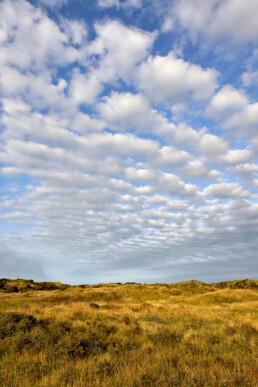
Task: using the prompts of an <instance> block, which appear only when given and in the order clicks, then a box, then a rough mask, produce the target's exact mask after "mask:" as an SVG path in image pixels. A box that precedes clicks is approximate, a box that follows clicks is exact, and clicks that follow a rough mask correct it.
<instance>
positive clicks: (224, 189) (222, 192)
mask: <svg viewBox="0 0 258 387" xmlns="http://www.w3.org/2000/svg"><path fill="white" fill-rule="evenodd" d="M203 194H204V195H205V196H213V197H215V198H223V199H229V198H247V197H250V196H251V194H250V192H248V191H247V190H246V189H244V188H243V187H241V186H239V185H238V184H236V183H218V184H211V185H209V186H208V187H206V188H205V189H204V191H203Z"/></svg>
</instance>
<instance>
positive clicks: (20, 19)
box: [0, 0, 258, 283]
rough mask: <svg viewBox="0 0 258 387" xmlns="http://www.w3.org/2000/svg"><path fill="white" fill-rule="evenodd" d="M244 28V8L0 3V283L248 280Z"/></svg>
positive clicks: (257, 240)
mask: <svg viewBox="0 0 258 387" xmlns="http://www.w3.org/2000/svg"><path fill="white" fill-rule="evenodd" d="M225 15H227V21H226V22H225ZM257 17H258V8H257V2H256V1H251V0H250V1H248V2H241V1H237V0H226V1H220V0H212V1H210V2H207V1H203V0H194V1H188V0H180V1H172V2H170V4H169V5H168V2H167V1H165V0H164V1H161V2H159V7H158V8H157V4H155V2H154V1H149V0H148V1H147V0H142V1H140V0H127V1H119V0H98V1H96V2H94V4H90V2H88V1H86V2H81V1H79V0H75V1H69V0H56V1H49V0H41V1H40V2H36V1H32V0H31V1H26V0H14V1H10V0H3V1H2V2H1V3H0V46H1V47H0V49H1V56H0V106H1V111H0V120H1V122H0V166H1V173H0V183H1V188H0V195H1V202H0V225H1V228H0V243H1V245H0V261H1V277H4V276H6V277H26V278H28V277H33V278H35V279H38V280H60V281H64V282H69V283H82V282H84V283H94V282H104V281H141V282H161V281H168V282H175V281H179V280H183V279H192V278H196V279H200V280H204V281H218V280H224V279H235V278H242V277H253V276H254V270H255V259H256V255H257V244H258V237H257V236H258V204H257V187H258V177H257V172H258V164H257V153H258V137H257V126H258V102H257V90H256V88H255V87H253V84H255V83H257V74H256V73H257V71H256V65H255V64H256V62H257V52H258V48H257V41H258V29H257V22H256V21H257ZM239 26H244V27H243V28H239ZM222 53H223V55H222Z"/></svg>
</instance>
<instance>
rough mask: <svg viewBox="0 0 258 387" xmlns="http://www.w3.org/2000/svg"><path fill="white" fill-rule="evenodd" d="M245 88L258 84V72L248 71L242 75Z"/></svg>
mask: <svg viewBox="0 0 258 387" xmlns="http://www.w3.org/2000/svg"><path fill="white" fill-rule="evenodd" d="M242 82H243V85H244V86H252V85H257V84H258V71H246V72H245V73H243V75H242Z"/></svg>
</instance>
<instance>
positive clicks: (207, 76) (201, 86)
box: [137, 52, 218, 102]
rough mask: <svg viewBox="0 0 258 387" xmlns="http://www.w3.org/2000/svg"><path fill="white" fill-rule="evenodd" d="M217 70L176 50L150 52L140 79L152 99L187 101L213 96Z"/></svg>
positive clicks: (138, 77)
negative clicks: (188, 58) (202, 64)
mask: <svg viewBox="0 0 258 387" xmlns="http://www.w3.org/2000/svg"><path fill="white" fill-rule="evenodd" d="M217 76H218V73H217V72H216V71H215V70H213V69H203V68H202V67H201V66H199V65H195V64H192V63H189V62H185V61H184V60H183V59H181V58H178V57H176V55H175V54H174V53H173V52H170V53H169V54H168V55H167V56H163V57H162V56H159V55H158V56H154V57H153V56H151V57H149V58H148V60H147V61H146V62H144V63H142V65H141V66H140V68H139V74H137V81H138V84H139V87H140V88H141V89H142V90H144V91H145V92H146V93H147V94H148V96H149V98H150V99H152V100H153V101H155V102H160V101H166V100H169V101H173V102H178V101H184V100H185V99H188V98H189V97H191V98H192V99H193V100H202V99H207V98H210V97H211V96H212V95H213V93H214V90H215V89H216V87H217Z"/></svg>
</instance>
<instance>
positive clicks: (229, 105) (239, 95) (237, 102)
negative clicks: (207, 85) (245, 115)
mask: <svg viewBox="0 0 258 387" xmlns="http://www.w3.org/2000/svg"><path fill="white" fill-rule="evenodd" d="M248 102H249V101H248V98H247V96H246V95H245V93H244V92H243V91H238V90H236V89H235V88H234V87H232V86H231V85H226V86H223V87H222V89H220V90H219V91H218V92H217V93H216V95H215V96H214V97H213V98H212V100H211V102H210V104H209V106H208V107H207V109H206V114H207V115H208V116H210V117H213V118H215V119H217V120H220V119H223V118H225V117H226V116H227V115H228V114H232V112H234V111H235V110H239V109H241V108H243V107H245V106H246V105H247V104H248Z"/></svg>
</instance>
